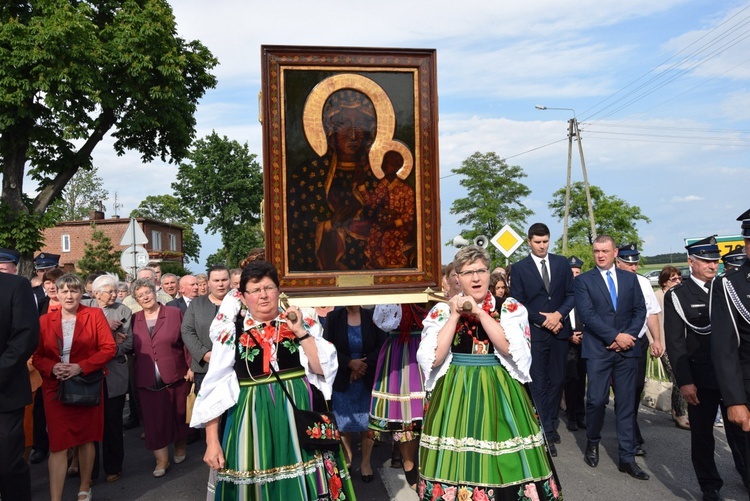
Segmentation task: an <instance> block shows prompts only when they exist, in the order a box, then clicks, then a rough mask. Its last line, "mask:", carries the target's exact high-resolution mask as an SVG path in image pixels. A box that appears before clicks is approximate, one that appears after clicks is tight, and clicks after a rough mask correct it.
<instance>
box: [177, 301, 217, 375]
mask: <svg viewBox="0 0 750 501" xmlns="http://www.w3.org/2000/svg"><path fill="white" fill-rule="evenodd" d="M217 312H218V308H217V307H216V305H215V304H213V303H212V302H211V300H210V299H208V295H205V296H198V297H195V298H193V299H192V301H190V306H189V307H188V309H187V311H186V312H185V317H184V318H183V319H182V341H183V342H184V343H185V347H186V348H187V349H188V351H189V352H190V356H191V357H192V359H193V360H192V362H191V363H190V368H191V369H192V370H193V372H197V373H199V374H200V373H206V372H208V364H207V363H206V361H205V360H203V357H204V356H206V353H208V352H209V351H211V345H212V344H213V343H212V342H211V338H210V337H209V335H208V332H209V329H210V328H211V322H213V321H214V317H215V316H216V313H217Z"/></svg>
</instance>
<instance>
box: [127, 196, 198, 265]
mask: <svg viewBox="0 0 750 501" xmlns="http://www.w3.org/2000/svg"><path fill="white" fill-rule="evenodd" d="M130 217H148V218H151V219H156V220H157V221H164V222H167V223H172V224H178V225H180V226H182V250H183V253H184V257H185V262H189V261H190V260H191V259H192V260H193V261H195V262H196V263H197V262H198V259H199V257H200V251H201V239H200V237H199V236H198V234H197V233H196V232H195V229H194V228H193V225H195V217H194V216H193V214H192V213H191V212H190V211H189V210H188V209H187V208H186V207H185V206H184V205H183V204H182V203H181V202H180V200H179V199H178V198H177V197H175V196H173V195H150V196H148V197H146V198H145V199H144V200H143V201H142V202H141V203H140V205H138V208H137V209H135V210H133V211H131V213H130ZM175 275H176V273H175ZM179 276H182V275H179Z"/></svg>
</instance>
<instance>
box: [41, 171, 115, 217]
mask: <svg viewBox="0 0 750 501" xmlns="http://www.w3.org/2000/svg"><path fill="white" fill-rule="evenodd" d="M107 197H109V192H108V191H107V190H105V189H104V180H103V179H102V178H101V177H99V169H98V168H97V167H92V168H91V169H81V170H79V171H78V172H76V174H75V175H74V176H73V177H72V178H71V179H70V181H69V182H68V184H67V185H65V188H64V189H63V191H62V193H61V194H60V197H58V198H56V199H55V201H54V202H53V203H52V206H51V207H50V210H55V211H56V212H57V214H59V215H58V217H59V218H60V220H61V221H79V220H81V219H83V218H85V217H87V216H88V215H89V213H90V212H91V211H92V210H102V209H103V204H104V201H105V200H106V199H107Z"/></svg>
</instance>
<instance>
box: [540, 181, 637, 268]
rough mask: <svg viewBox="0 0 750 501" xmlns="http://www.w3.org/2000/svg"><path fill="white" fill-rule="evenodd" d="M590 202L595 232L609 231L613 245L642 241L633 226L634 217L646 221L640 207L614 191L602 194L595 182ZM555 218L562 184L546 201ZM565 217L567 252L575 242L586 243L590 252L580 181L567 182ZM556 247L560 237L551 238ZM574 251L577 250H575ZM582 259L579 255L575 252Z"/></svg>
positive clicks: (560, 213) (561, 206)
mask: <svg viewBox="0 0 750 501" xmlns="http://www.w3.org/2000/svg"><path fill="white" fill-rule="evenodd" d="M590 191H591V203H592V205H593V207H594V220H595V222H596V233H597V235H609V236H611V237H612V238H614V239H615V242H616V243H617V245H623V244H628V243H637V244H638V246H639V248H641V247H642V243H643V241H642V240H641V239H640V237H639V236H638V230H637V228H636V227H635V225H636V223H637V222H638V221H643V222H646V223H650V222H651V220H650V219H649V218H648V217H646V216H645V215H644V214H643V213H642V212H641V209H640V207H638V206H635V205H630V204H628V203H627V202H625V201H624V200H622V199H621V198H619V197H617V196H614V195H606V194H605V193H604V191H603V190H602V189H601V188H599V187H598V186H593V185H592V186H590ZM548 207H549V208H550V210H551V211H552V213H553V214H554V215H555V217H557V219H558V221H562V220H563V219H564V217H565V187H563V188H560V189H559V190H557V191H556V192H555V193H553V194H552V201H551V202H550V203H549V204H548ZM568 217H569V220H568V254H571V253H572V252H573V251H572V249H574V248H577V247H574V246H575V245H576V244H584V245H585V246H588V252H587V254H591V246H592V245H593V242H594V237H593V235H592V234H591V223H590V222H589V213H588V204H587V203H586V191H585V187H584V184H583V182H581V181H579V182H576V183H573V184H572V185H571V186H570V214H569V216H568ZM555 245H556V248H557V249H558V250H559V249H561V248H562V237H560V238H559V239H558V240H557V241H556V242H555ZM576 255H577V254H576ZM578 257H580V258H581V259H584V258H583V256H578Z"/></svg>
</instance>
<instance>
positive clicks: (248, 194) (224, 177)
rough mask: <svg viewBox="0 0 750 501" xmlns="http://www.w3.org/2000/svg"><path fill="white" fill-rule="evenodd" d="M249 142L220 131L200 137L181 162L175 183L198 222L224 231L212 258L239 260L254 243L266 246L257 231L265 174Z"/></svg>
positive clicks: (231, 262) (208, 228) (232, 262)
mask: <svg viewBox="0 0 750 501" xmlns="http://www.w3.org/2000/svg"><path fill="white" fill-rule="evenodd" d="M255 158H256V156H255V155H254V154H251V153H250V150H249V149H248V146H247V143H245V144H240V143H239V142H237V141H235V140H230V139H228V138H227V137H226V136H224V137H219V135H218V134H216V132H212V133H211V134H210V135H209V136H206V137H205V138H203V139H199V140H197V141H196V142H195V143H194V145H193V147H192V149H191V150H190V153H189V154H188V156H187V159H188V162H183V163H181V164H180V166H179V169H178V171H177V180H176V181H175V182H174V183H172V189H173V190H174V191H175V193H176V194H177V198H178V199H179V201H180V204H181V205H182V206H183V207H186V208H187V209H189V210H190V211H192V213H193V214H194V215H195V220H196V222H197V223H198V224H203V222H204V220H206V221H207V224H206V231H208V232H209V233H212V234H216V233H218V234H219V235H220V236H221V242H222V245H223V248H222V249H219V251H217V253H216V254H215V255H213V256H212V257H211V259H210V261H212V262H213V263H222V264H226V265H227V266H230V267H235V266H237V263H238V262H239V261H240V260H241V259H243V258H244V257H245V256H246V255H247V253H248V251H249V250H250V249H252V248H253V247H262V246H263V236H262V235H261V234H260V232H259V231H258V223H259V222H260V206H261V202H262V200H263V175H262V171H261V168H260V165H259V164H258V162H257V161H256V160H255Z"/></svg>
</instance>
